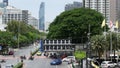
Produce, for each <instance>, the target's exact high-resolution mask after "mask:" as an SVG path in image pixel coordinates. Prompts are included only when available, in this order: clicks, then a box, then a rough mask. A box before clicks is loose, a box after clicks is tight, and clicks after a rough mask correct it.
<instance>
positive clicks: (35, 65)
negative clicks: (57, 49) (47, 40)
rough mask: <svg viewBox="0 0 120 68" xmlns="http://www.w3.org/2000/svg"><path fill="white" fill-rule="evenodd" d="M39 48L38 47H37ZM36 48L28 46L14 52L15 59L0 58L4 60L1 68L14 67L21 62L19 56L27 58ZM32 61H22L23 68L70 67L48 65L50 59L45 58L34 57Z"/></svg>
mask: <svg viewBox="0 0 120 68" xmlns="http://www.w3.org/2000/svg"><path fill="white" fill-rule="evenodd" d="M38 47H39V46H38ZM36 48H37V47H36V46H33V45H32V46H29V47H24V48H21V49H19V50H17V51H15V57H13V56H12V55H11V56H0V59H5V60H6V62H5V63H1V65H2V68H5V66H6V65H15V64H17V63H18V62H20V61H21V59H20V56H23V55H25V56H26V57H29V55H30V52H31V51H34V50H35V49H36ZM34 57H35V59H34V60H28V59H26V60H24V61H23V62H24V68H70V65H68V64H67V63H62V64H61V65H50V62H51V61H52V59H49V58H45V57H44V56H36V55H35V56H34Z"/></svg>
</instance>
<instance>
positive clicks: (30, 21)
mask: <svg viewBox="0 0 120 68" xmlns="http://www.w3.org/2000/svg"><path fill="white" fill-rule="evenodd" d="M28 24H29V25H32V26H33V27H34V28H36V29H39V28H38V19H36V18H35V17H32V16H31V15H30V16H29V18H28Z"/></svg>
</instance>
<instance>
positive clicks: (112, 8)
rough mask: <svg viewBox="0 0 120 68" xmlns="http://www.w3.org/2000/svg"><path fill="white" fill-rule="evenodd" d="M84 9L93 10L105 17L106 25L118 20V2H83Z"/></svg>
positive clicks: (104, 0)
mask: <svg viewBox="0 0 120 68" xmlns="http://www.w3.org/2000/svg"><path fill="white" fill-rule="evenodd" d="M84 1H85V7H87V8H91V9H95V10H96V11H98V12H100V13H102V14H103V16H104V17H106V20H107V23H108V22H109V21H110V20H111V21H113V22H115V21H116V20H119V19H120V14H119V13H120V0H84Z"/></svg>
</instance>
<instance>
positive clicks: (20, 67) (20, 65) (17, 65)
mask: <svg viewBox="0 0 120 68" xmlns="http://www.w3.org/2000/svg"><path fill="white" fill-rule="evenodd" d="M13 68H23V63H22V62H19V63H17V64H16V65H15V66H14V67H13Z"/></svg>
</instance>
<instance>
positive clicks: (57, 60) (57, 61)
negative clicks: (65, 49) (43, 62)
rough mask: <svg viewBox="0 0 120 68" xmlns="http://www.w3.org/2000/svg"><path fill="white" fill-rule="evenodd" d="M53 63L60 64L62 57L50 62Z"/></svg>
mask: <svg viewBox="0 0 120 68" xmlns="http://www.w3.org/2000/svg"><path fill="white" fill-rule="evenodd" d="M50 64H51V65H60V64H62V61H61V59H54V60H53V61H51V62H50Z"/></svg>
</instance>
